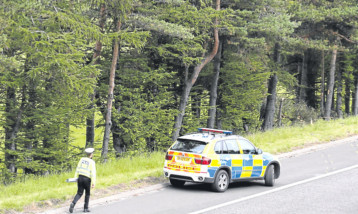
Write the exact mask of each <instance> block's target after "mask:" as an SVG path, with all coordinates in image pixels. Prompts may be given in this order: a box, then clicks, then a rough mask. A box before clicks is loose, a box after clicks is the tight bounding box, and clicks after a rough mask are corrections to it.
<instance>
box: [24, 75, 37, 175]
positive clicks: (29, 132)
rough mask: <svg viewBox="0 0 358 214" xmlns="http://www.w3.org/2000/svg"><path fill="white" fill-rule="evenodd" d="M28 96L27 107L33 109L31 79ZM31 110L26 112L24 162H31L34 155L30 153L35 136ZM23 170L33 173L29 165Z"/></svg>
mask: <svg viewBox="0 0 358 214" xmlns="http://www.w3.org/2000/svg"><path fill="white" fill-rule="evenodd" d="M28 88H29V89H28V97H29V104H28V108H29V109H35V108H36V107H35V106H36V91H35V85H34V82H33V80H30V81H29V87H28ZM33 115H34V114H33V111H28V113H27V114H26V116H27V117H28V118H30V119H29V120H28V121H27V123H26V138H27V141H26V144H25V147H26V150H27V151H26V153H27V154H26V163H27V164H29V163H31V162H32V159H33V158H34V157H32V155H31V153H32V149H33V146H34V145H33V144H34V143H35V142H34V141H35V136H34V129H35V121H34V119H32V118H33ZM24 172H25V173H26V174H31V173H33V170H32V169H31V168H29V167H25V169H24Z"/></svg>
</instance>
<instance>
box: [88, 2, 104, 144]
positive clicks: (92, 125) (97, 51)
mask: <svg viewBox="0 0 358 214" xmlns="http://www.w3.org/2000/svg"><path fill="white" fill-rule="evenodd" d="M105 10H106V7H105V4H103V3H102V4H101V9H100V12H99V16H100V20H99V27H100V29H101V32H103V29H104V24H105V22H106V16H105ZM101 52H102V43H101V41H100V40H97V41H96V46H95V48H94V53H93V57H92V60H93V64H95V65H96V64H98V63H99V56H100V55H101ZM92 78H93V77H92ZM95 96H96V90H95V89H94V90H93V94H90V98H91V105H90V106H89V109H91V110H93V107H94V103H93V102H94V99H95ZM94 115H95V112H94V111H93V112H92V113H91V116H89V117H88V118H87V120H86V124H87V128H86V147H93V143H94V137H95V136H94V133H95V131H94V128H95V122H94V120H95V118H94V117H95V116H94Z"/></svg>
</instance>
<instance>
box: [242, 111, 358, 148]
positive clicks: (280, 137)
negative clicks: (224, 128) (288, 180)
mask: <svg viewBox="0 0 358 214" xmlns="http://www.w3.org/2000/svg"><path fill="white" fill-rule="evenodd" d="M357 134H358V117H349V118H347V119H337V120H331V121H324V120H319V121H317V122H316V123H313V124H308V125H303V126H291V127H283V128H276V129H272V130H270V131H267V132H258V133H254V134H252V135H248V136H245V137H246V138H248V139H249V140H250V141H252V142H253V143H254V144H255V145H256V146H257V147H259V148H261V149H262V150H264V151H267V152H270V153H273V154H278V153H283V152H288V151H292V150H293V149H296V148H302V147H304V146H305V145H309V144H315V143H322V142H329V141H332V140H337V139H340V138H344V137H348V136H351V135H357Z"/></svg>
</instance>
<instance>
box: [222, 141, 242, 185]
mask: <svg viewBox="0 0 358 214" xmlns="http://www.w3.org/2000/svg"><path fill="white" fill-rule="evenodd" d="M225 143H226V146H227V149H228V154H229V155H230V156H231V178H232V179H238V178H240V177H241V174H242V169H243V158H242V154H241V152H240V147H239V144H238V142H237V140H236V139H228V140H225Z"/></svg>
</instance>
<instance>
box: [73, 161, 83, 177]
mask: <svg viewBox="0 0 358 214" xmlns="http://www.w3.org/2000/svg"><path fill="white" fill-rule="evenodd" d="M81 160H82V158H81V159H80V161H78V164H77V167H76V172H75V178H78V168H79V167H80V165H81Z"/></svg>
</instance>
